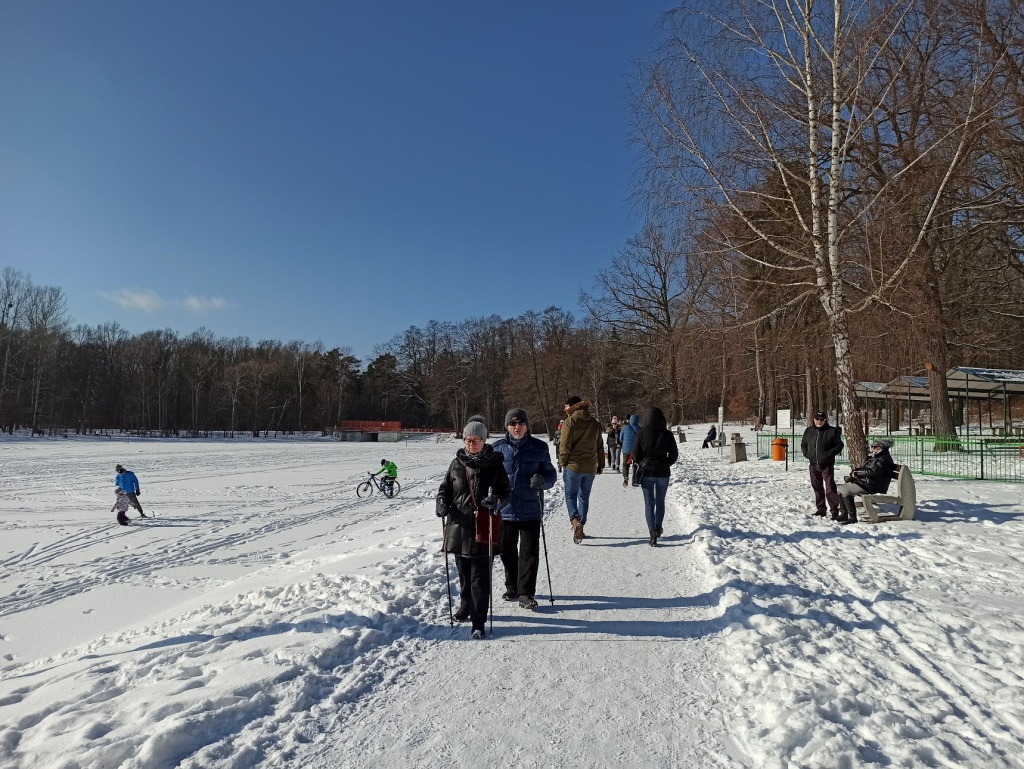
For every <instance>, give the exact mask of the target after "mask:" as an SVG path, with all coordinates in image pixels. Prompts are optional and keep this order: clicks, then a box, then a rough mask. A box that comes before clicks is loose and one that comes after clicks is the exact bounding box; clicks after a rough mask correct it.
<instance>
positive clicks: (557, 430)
mask: <svg viewBox="0 0 1024 769" xmlns="http://www.w3.org/2000/svg"><path fill="white" fill-rule="evenodd" d="M564 424H565V420H564V419H559V420H558V427H556V428H555V437H554V438H552V439H551V442H552V443H554V444H555V459H556V460H557V459H558V446H559V444H561V442H562V425H564ZM558 472H562V465H561V464H559V465H558Z"/></svg>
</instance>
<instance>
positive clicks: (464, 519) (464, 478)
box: [437, 444, 512, 556]
mask: <svg viewBox="0 0 1024 769" xmlns="http://www.w3.org/2000/svg"><path fill="white" fill-rule="evenodd" d="M471 488H472V494H471V493H470V489H471ZM511 493H512V490H511V488H510V487H509V483H508V474H507V473H506V472H505V463H504V460H503V457H502V455H501V453H500V452H497V451H495V450H494V447H493V446H490V445H489V444H484V447H483V450H481V452H480V453H479V454H468V453H466V450H465V449H459V450H458V452H456V454H455V459H453V460H452V463H451V465H449V466H448V472H447V473H445V476H444V479H443V480H442V481H441V487H440V488H439V489H438V490H437V499H438V502H439V503H444V505H445V506H446V507H447V508H448V518H447V522H446V525H445V527H444V546H445V549H446V550H447V551H448V552H449V553H454V554H456V555H465V556H481V555H487V545H486V543H485V544H479V543H477V542H476V541H475V537H476V505H474V504H473V497H474V496H475V497H476V502H477V505H478V504H479V503H480V502H481V501H483V499H484V497H486V496H488V495H491V494H493V495H494V496H496V497H498V498H500V499H502V500H504V501H507V500H508V498H509V495H510V494H511ZM499 507H500V505H499ZM495 512H497V509H496V510H495Z"/></svg>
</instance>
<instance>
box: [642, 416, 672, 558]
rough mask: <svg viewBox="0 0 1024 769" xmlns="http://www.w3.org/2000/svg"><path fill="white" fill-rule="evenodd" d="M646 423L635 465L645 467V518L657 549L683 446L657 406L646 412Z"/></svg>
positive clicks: (643, 488)
mask: <svg viewBox="0 0 1024 769" xmlns="http://www.w3.org/2000/svg"><path fill="white" fill-rule="evenodd" d="M642 421H643V427H641V428H640V434H639V435H638V436H637V437H636V444H635V445H634V446H633V464H634V465H635V466H636V467H637V468H643V477H642V478H641V479H640V488H641V489H642V490H643V492H644V515H645V516H646V518H647V530H648V532H649V533H650V537H651V540H650V544H651V547H657V546H658V537H660V536H661V534H662V531H663V529H662V526H663V524H664V521H665V494H666V492H667V491H668V482H669V476H671V474H672V465H674V464H675V463H676V460H677V459H679V447H678V446H676V439H675V438H673V437H672V433H670V432H669V431H668V427H667V425H666V424H665V414H664V413H663V412H662V410H661V409H659V408H658V407H657V406H651V407H650V408H649V409H647V410H646V411H644V416H643V420H642ZM634 472H636V471H635V470H634Z"/></svg>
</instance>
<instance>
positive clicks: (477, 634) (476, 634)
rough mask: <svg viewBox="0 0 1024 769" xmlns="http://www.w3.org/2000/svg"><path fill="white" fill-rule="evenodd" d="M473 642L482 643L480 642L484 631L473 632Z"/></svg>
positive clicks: (480, 629)
mask: <svg viewBox="0 0 1024 769" xmlns="http://www.w3.org/2000/svg"><path fill="white" fill-rule="evenodd" d="M473 640H474V641H482V640H484V631H483V629H482V628H477V629H476V630H474V631H473Z"/></svg>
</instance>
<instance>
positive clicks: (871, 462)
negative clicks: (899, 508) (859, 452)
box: [853, 448, 896, 494]
mask: <svg viewBox="0 0 1024 769" xmlns="http://www.w3.org/2000/svg"><path fill="white" fill-rule="evenodd" d="M895 471H896V463H895V462H893V459H892V455H891V454H889V449H888V448H883V449H882V450H881V451H879V452H878V453H877V454H871V455H870V456H868V460H867V462H865V463H864V464H863V465H861V466H860V467H858V468H857V469H856V470H854V471H853V482H854V483H856V484H857V485H858V486H861V487H863V488H864V489H865V490H866V491H867V492H868V494H884V493H885V492H887V491H888V490H889V482H890V481H891V480H892V475H893V473H894V472H895Z"/></svg>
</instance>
